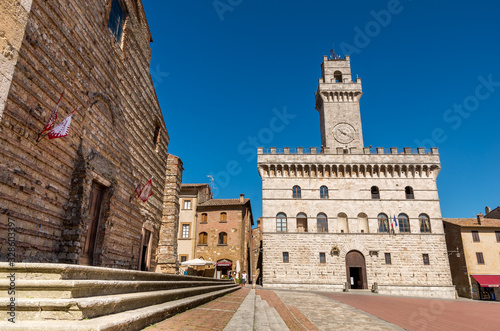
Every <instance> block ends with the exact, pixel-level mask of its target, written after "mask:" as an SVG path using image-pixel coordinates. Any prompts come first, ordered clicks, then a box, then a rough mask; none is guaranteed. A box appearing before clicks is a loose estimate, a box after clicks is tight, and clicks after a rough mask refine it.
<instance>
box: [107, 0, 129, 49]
mask: <svg viewBox="0 0 500 331" xmlns="http://www.w3.org/2000/svg"><path fill="white" fill-rule="evenodd" d="M126 17H127V15H126V13H125V8H124V5H123V3H122V2H121V1H120V0H113V2H112V3H111V12H110V13H109V21H108V28H109V29H110V30H111V32H112V33H113V36H115V39H116V41H117V42H119V43H120V42H121V41H122V35H123V26H124V25H125V19H126Z"/></svg>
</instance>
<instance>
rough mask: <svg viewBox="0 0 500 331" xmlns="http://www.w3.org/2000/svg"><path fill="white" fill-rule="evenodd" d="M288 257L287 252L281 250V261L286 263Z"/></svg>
mask: <svg viewBox="0 0 500 331" xmlns="http://www.w3.org/2000/svg"><path fill="white" fill-rule="evenodd" d="M288 261H289V258H288V252H283V262H284V263H288Z"/></svg>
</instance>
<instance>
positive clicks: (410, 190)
mask: <svg viewBox="0 0 500 331" xmlns="http://www.w3.org/2000/svg"><path fill="white" fill-rule="evenodd" d="M405 193H406V199H415V196H414V195H413V188H412V187H411V186H407V187H405Z"/></svg>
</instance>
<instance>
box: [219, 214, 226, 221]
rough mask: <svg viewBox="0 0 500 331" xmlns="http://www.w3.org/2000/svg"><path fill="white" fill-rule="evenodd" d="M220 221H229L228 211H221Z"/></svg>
mask: <svg viewBox="0 0 500 331" xmlns="http://www.w3.org/2000/svg"><path fill="white" fill-rule="evenodd" d="M220 221H221V222H227V213H220Z"/></svg>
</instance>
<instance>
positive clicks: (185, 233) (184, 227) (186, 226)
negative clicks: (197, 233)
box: [181, 224, 189, 238]
mask: <svg viewBox="0 0 500 331" xmlns="http://www.w3.org/2000/svg"><path fill="white" fill-rule="evenodd" d="M181 238H189V224H182V236H181Z"/></svg>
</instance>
